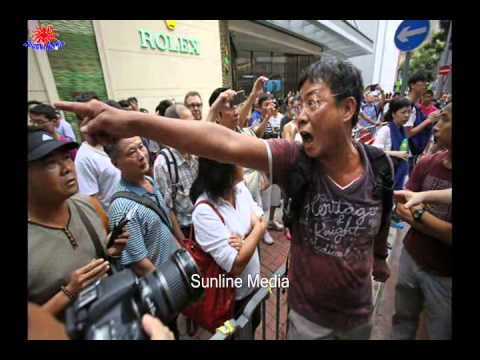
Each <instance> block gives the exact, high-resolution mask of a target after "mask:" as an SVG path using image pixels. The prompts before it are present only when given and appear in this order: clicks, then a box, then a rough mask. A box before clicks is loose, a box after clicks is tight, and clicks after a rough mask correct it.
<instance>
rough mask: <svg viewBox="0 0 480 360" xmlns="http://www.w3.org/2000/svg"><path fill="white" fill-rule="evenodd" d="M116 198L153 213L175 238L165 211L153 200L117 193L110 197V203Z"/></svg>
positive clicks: (122, 192)
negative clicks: (131, 202) (134, 203)
mask: <svg viewBox="0 0 480 360" xmlns="http://www.w3.org/2000/svg"><path fill="white" fill-rule="evenodd" d="M118 198H124V199H128V200H132V201H134V202H136V203H138V204H141V205H143V206H145V207H147V208H149V209H150V210H152V211H154V212H155V213H156V214H157V215H158V217H159V218H160V220H161V221H162V222H163V223H164V224H165V226H167V228H168V230H170V232H171V233H172V235H173V237H175V232H174V231H173V229H172V225H171V224H170V221H169V220H168V215H167V213H166V212H165V210H163V209H162V208H161V207H159V206H158V205H157V204H155V202H154V201H153V200H151V199H149V198H147V197H145V196H139V195H137V194H135V193H133V192H129V191H119V192H117V193H115V194H114V195H113V196H112V199H111V203H113V201H114V200H115V199H118Z"/></svg>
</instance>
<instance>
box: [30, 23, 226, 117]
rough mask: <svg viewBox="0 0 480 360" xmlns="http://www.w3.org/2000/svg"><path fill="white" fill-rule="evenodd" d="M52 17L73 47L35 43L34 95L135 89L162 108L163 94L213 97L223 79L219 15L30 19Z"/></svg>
mask: <svg viewBox="0 0 480 360" xmlns="http://www.w3.org/2000/svg"><path fill="white" fill-rule="evenodd" d="M47 24H51V25H53V27H54V28H55V30H56V31H57V33H58V38H59V39H60V40H62V41H64V42H65V46H64V48H63V49H61V50H58V51H52V52H39V51H35V50H32V49H30V48H29V49H28V51H29V54H28V55H29V76H28V78H29V79H28V80H29V83H28V91H29V93H28V98H29V100H39V101H48V102H53V101H55V100H58V99H63V100H71V99H73V97H74V96H75V95H76V94H77V93H79V92H83V91H95V92H96V93H97V94H98V95H99V97H100V98H101V99H103V100H106V99H114V100H121V99H126V98H128V97H131V96H134V97H136V98H137V99H138V100H139V103H140V106H141V107H143V108H146V109H147V110H148V111H149V112H154V111H155V107H156V106H157V105H158V103H159V101H161V100H163V99H175V100H176V101H179V102H183V99H184V96H185V94H186V93H187V92H188V91H191V90H195V91H198V92H199V93H200V94H201V96H202V98H203V101H204V103H206V102H207V100H208V97H209V96H210V94H211V92H212V91H213V90H214V89H215V88H217V87H219V86H221V85H222V67H221V64H220V61H221V58H220V32H219V21H218V20H201V21H195V20H191V21H188V20H177V21H175V20H141V21H137V20H125V21H119V20H93V21H90V20H40V21H36V22H33V21H31V23H30V24H29V26H30V28H32V29H33V28H35V27H38V26H45V25H47ZM204 110H208V109H207V107H204Z"/></svg>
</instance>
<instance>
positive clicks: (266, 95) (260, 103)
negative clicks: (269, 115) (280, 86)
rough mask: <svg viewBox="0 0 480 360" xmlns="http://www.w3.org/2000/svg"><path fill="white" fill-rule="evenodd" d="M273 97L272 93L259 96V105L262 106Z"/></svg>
mask: <svg viewBox="0 0 480 360" xmlns="http://www.w3.org/2000/svg"><path fill="white" fill-rule="evenodd" d="M270 99H273V96H272V95H271V94H263V95H262V96H260V97H259V98H258V106H262V104H263V103H264V102H265V101H267V100H270Z"/></svg>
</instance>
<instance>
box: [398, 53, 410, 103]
mask: <svg viewBox="0 0 480 360" xmlns="http://www.w3.org/2000/svg"><path fill="white" fill-rule="evenodd" d="M411 57H412V52H411V51H408V52H407V56H406V58H405V63H404V65H403V66H404V67H403V78H402V87H401V89H400V93H401V96H403V95H405V88H406V87H407V82H408V70H409V69H408V68H409V66H410V58H411Z"/></svg>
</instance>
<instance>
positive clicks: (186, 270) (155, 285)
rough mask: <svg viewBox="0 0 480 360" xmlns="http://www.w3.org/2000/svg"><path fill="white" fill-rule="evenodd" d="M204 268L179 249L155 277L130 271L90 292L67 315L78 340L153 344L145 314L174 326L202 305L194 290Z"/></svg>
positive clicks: (198, 291)
mask: <svg viewBox="0 0 480 360" xmlns="http://www.w3.org/2000/svg"><path fill="white" fill-rule="evenodd" d="M194 274H199V269H198V267H197V265H196V264H195V261H194V260H193V258H192V257H191V255H190V254H189V253H188V252H187V251H186V250H183V249H179V250H177V251H176V252H175V253H174V254H173V255H172V257H171V259H170V260H169V261H167V262H165V263H164V264H162V265H161V266H159V267H158V268H157V270H156V271H154V272H153V273H151V274H148V275H147V276H145V277H142V278H138V277H137V276H136V275H135V273H134V272H133V271H132V270H130V269H125V270H123V271H121V272H118V273H115V274H114V275H113V276H110V277H108V278H106V279H103V280H98V281H97V282H95V283H94V284H92V285H90V286H89V287H87V288H86V289H84V290H83V291H82V292H81V293H80V294H79V296H78V299H77V300H76V301H75V302H74V303H73V305H72V306H71V307H70V308H68V309H67V311H66V313H65V320H66V324H65V325H66V329H67V333H68V335H69V336H70V338H72V339H88V340H142V339H147V336H146V334H145V333H144V331H143V328H142V324H141V320H142V316H143V315H144V314H150V315H152V316H155V317H158V318H159V319H160V320H161V321H162V322H163V323H164V324H168V323H170V322H171V321H172V320H174V319H175V318H176V316H177V315H178V313H179V312H180V311H182V310H183V309H184V308H186V307H187V306H189V305H191V304H192V303H194V302H195V301H196V300H198V299H199V298H200V297H201V295H202V293H203V289H202V288H201V287H199V288H193V287H192V286H191V279H192V275H194Z"/></svg>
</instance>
